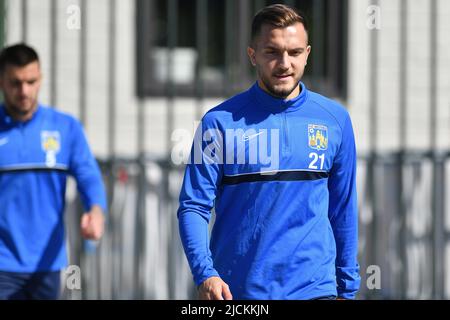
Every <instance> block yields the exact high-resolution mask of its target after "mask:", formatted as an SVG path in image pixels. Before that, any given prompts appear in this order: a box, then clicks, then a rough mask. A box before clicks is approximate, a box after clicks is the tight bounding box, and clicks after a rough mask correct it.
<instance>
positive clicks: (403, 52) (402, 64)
mask: <svg viewBox="0 0 450 320" xmlns="http://www.w3.org/2000/svg"><path fill="white" fill-rule="evenodd" d="M399 19H400V20H399V21H400V52H399V53H400V54H399V71H400V74H399V80H400V81H399V108H400V110H399V111H400V112H399V131H398V132H399V138H398V141H399V157H398V186H399V194H400V199H399V201H400V203H399V211H400V212H399V218H400V232H399V238H398V239H399V241H398V246H399V254H400V261H401V264H402V270H401V273H400V277H399V280H400V297H401V299H405V298H406V297H407V289H408V288H407V283H408V259H407V251H406V249H407V233H408V230H407V221H406V220H407V206H406V195H405V187H404V175H403V172H404V169H403V166H404V164H405V160H406V158H405V153H406V149H407V147H408V125H407V114H408V104H407V94H408V66H407V63H408V4H407V0H401V2H400V17H399Z"/></svg>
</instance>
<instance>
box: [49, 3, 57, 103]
mask: <svg viewBox="0 0 450 320" xmlns="http://www.w3.org/2000/svg"><path fill="white" fill-rule="evenodd" d="M57 1H58V0H51V2H50V61H51V62H52V63H51V64H50V105H51V106H52V107H53V108H54V107H56V105H57V92H58V88H57V85H58V79H57V77H58V25H57V22H58V3H57Z"/></svg>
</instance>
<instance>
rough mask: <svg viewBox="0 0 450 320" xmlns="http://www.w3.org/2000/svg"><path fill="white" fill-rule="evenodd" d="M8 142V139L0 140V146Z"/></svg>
mask: <svg viewBox="0 0 450 320" xmlns="http://www.w3.org/2000/svg"><path fill="white" fill-rule="evenodd" d="M8 142H9V139H8V137H3V138H0V146H2V145H4V144H7V143H8Z"/></svg>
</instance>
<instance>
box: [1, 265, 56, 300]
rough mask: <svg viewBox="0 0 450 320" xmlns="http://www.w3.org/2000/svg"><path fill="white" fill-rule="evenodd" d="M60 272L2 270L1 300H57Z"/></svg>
mask: <svg viewBox="0 0 450 320" xmlns="http://www.w3.org/2000/svg"><path fill="white" fill-rule="evenodd" d="M60 284H61V279H60V272H59V271H55V272H36V273H16V272H5V271H0V300H56V299H58V298H59V295H60Z"/></svg>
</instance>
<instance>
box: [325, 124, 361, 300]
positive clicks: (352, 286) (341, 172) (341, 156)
mask: <svg viewBox="0 0 450 320" xmlns="http://www.w3.org/2000/svg"><path fill="white" fill-rule="evenodd" d="M342 130H343V132H342V141H341V145H340V148H339V151H338V153H337V155H336V157H335V159H334V163H333V167H332V169H331V173H330V178H329V180H328V189H329V193H330V204H329V211H328V216H329V219H330V222H331V226H332V229H333V233H334V237H335V240H336V282H337V291H338V296H339V297H341V298H345V299H354V298H355V296H356V293H357V291H358V289H359V285H360V281H361V279H360V276H359V265H358V261H357V255H358V206H357V195H356V148H355V139H354V134H353V128H352V124H351V120H350V117H347V119H346V121H345V123H344V126H343V128H342Z"/></svg>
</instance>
